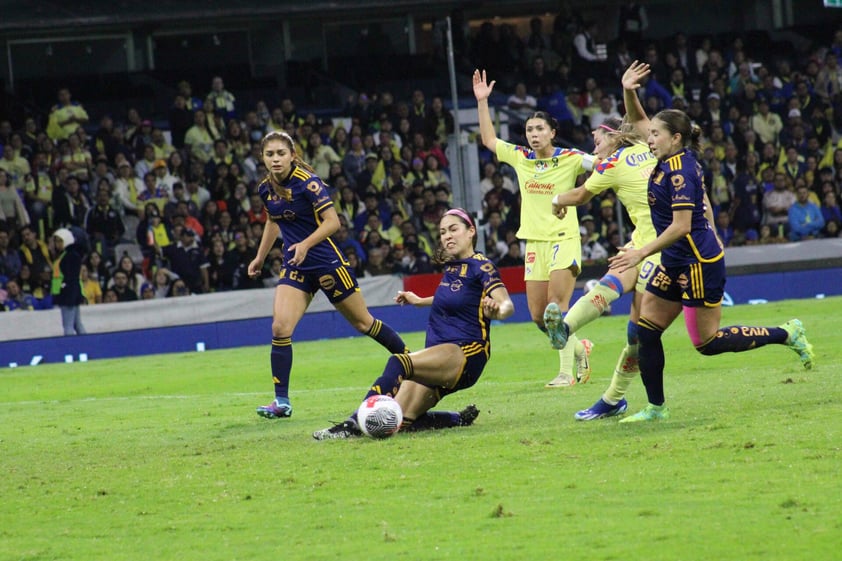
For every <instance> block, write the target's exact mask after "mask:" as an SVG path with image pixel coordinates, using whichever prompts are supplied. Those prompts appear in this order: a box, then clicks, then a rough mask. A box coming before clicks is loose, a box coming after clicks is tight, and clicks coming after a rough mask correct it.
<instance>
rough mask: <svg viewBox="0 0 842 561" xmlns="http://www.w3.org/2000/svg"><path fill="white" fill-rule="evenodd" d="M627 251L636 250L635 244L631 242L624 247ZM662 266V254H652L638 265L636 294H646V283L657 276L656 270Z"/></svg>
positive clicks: (635, 285)
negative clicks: (654, 275) (653, 276)
mask: <svg viewBox="0 0 842 561" xmlns="http://www.w3.org/2000/svg"><path fill="white" fill-rule="evenodd" d="M623 247H625V248H626V249H632V248H634V242H633V241H631V242H629V243H627V244H626V245H624V246H623ZM660 264H661V252H660V251H659V252H658V253H655V254H652V255H650V256H649V257H647V258H645V259H644V260H643V261H641V262H640V263H638V264H637V280H636V281H635V284H634V290H635V292H640V293H641V294H643V293H644V292H646V283H648V282H649V279H650V278H651V277H652V275H653V274H655V270H656V269H657V268H658V265H660Z"/></svg>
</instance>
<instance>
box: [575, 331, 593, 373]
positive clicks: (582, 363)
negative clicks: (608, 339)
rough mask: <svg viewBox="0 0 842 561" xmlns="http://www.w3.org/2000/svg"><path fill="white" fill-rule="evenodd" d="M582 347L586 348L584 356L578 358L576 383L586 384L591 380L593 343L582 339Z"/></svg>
mask: <svg viewBox="0 0 842 561" xmlns="http://www.w3.org/2000/svg"><path fill="white" fill-rule="evenodd" d="M582 345H583V346H584V347H585V352H583V353H582V356H577V357H576V382H577V383H579V384H585V383H587V381H588V380H590V379H591V361H590V356H591V350H592V349H593V343H592V342H591V341H590V339H582Z"/></svg>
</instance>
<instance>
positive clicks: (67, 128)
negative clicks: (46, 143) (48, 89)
mask: <svg viewBox="0 0 842 561" xmlns="http://www.w3.org/2000/svg"><path fill="white" fill-rule="evenodd" d="M87 122H88V113H87V112H86V111H85V109H84V107H82V105H81V104H79V103H78V102H75V101H72V99H71V96H70V90H68V89H67V88H61V89H60V90H59V91H58V104H57V105H54V106H53V108H52V109H51V110H50V117H49V121H48V123H47V135H48V136H49V137H50V138H51V139H53V140H62V139H65V138H67V137H69V136H70V135H71V134H73V133H74V132H76V129H78V128H79V127H81V126H83V125H84V124H85V123H87Z"/></svg>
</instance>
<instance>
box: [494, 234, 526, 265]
mask: <svg viewBox="0 0 842 561" xmlns="http://www.w3.org/2000/svg"><path fill="white" fill-rule="evenodd" d="M523 264H524V263H523V256H522V255H521V252H520V242H519V241H517V240H514V241H511V242H509V247H508V251H507V252H506V254H505V255H504V256H503V257H501V258H500V260H499V261H498V262H497V266H498V267H523Z"/></svg>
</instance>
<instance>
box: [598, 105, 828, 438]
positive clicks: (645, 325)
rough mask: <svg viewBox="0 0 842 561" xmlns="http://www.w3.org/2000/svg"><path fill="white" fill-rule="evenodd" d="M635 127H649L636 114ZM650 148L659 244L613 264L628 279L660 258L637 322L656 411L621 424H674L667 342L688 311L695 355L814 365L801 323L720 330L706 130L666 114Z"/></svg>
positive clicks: (720, 280) (652, 132)
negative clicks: (703, 160)
mask: <svg viewBox="0 0 842 561" xmlns="http://www.w3.org/2000/svg"><path fill="white" fill-rule="evenodd" d="M629 117H630V118H631V119H632V120H635V121H640V120H644V119H645V120H648V118H647V117H646V116H645V115H631V114H629ZM648 129H649V137H648V139H647V142H648V144H649V149H650V150H651V151H652V154H654V155H655V157H656V158H657V159H658V163H657V165H656V166H655V169H654V170H653V171H652V175H651V176H650V178H649V187H648V191H649V192H648V197H649V208H650V212H651V216H652V224H653V225H654V226H655V231H656V232H657V234H658V237H657V238H655V239H654V240H653V241H650V242H649V243H647V244H646V245H644V246H643V247H640V248H624V249H623V250H622V251H621V253H619V254H618V255H616V256H615V257H613V258H611V259H610V263H611V265H610V266H611V269H613V270H616V271H618V272H623V271H625V270H627V269H630V268H632V267H635V266H636V265H637V264H638V263H640V261H641V260H642V259H644V258H645V257H647V256H648V255H652V254H653V253H656V252H658V251H660V252H661V264H660V265H659V266H658V268H657V269H656V271H655V273H654V274H653V275H652V276H651V277H650V278H649V281H648V283H647V285H646V293H645V294H644V296H643V302H642V303H641V310H640V320H639V321H638V338H639V341H640V347H639V349H638V358H639V366H640V375H641V378H642V379H643V385H644V386H645V387H646V395H647V398H648V400H649V404H648V405H647V406H646V407H645V408H644V409H643V410H642V411H640V412H638V413H636V414H634V415H631V416H629V417H626V418H625V419H623V420H621V421H620V422H621V423H627V422H632V423H633V422H641V421H657V420H660V419H667V418H669V410H668V409H667V407H666V406H665V405H664V379H663V378H664V348H663V345H662V343H661V335H662V334H663V332H664V331H665V330H666V329H667V328H668V327H669V326H670V325H671V324H672V322H673V321H674V320H675V318H677V317H678V315H679V314H680V313H681V312H682V310H683V311H684V322H685V325H686V327H687V332H688V334H689V335H690V340H691V341H692V342H693V345H694V346H695V347H696V350H697V351H699V352H700V353H701V354H704V355H716V354H720V353H725V352H741V351H749V350H753V349H757V348H759V347H762V346H764V345H767V344H779V345H787V346H788V347H789V348H791V349H792V350H793V351H795V352H796V353H797V354H798V355H799V357H800V359H801V363H802V364H803V366H804V368H808V369H809V368H811V367H812V364H813V348H812V345H810V343H809V342H808V341H807V338H806V335H805V332H804V327H803V326H802V324H801V322H800V321H799V320H797V319H793V320H790V321H788V322H786V323H785V324H783V325H782V326H780V327H747V326H742V325H734V326H730V327H724V328H720V327H719V321H720V318H721V316H722V308H721V303H722V296H723V294H724V292H725V252H724V250H723V248H722V245H721V244H720V242H719V240H718V238H717V237H716V234H715V233H714V230H713V228H712V226H711V223H710V222H711V213H710V211H709V207H708V206H707V205H706V195H705V189H704V184H703V181H702V169H701V165H700V164H699V162H698V161H697V160H696V155H695V153H694V152H697V151H698V139H699V136H700V134H701V130H700V129H699V127H698V125H695V124H691V122H690V119H689V117H688V116H687V115H686V114H685V113H684V112H683V111H678V110H676V109H666V110H664V111H661V112H660V113H658V114H657V115H655V116H654V117H653V118H652V120H651V121H650V122H649V123H648Z"/></svg>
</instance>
